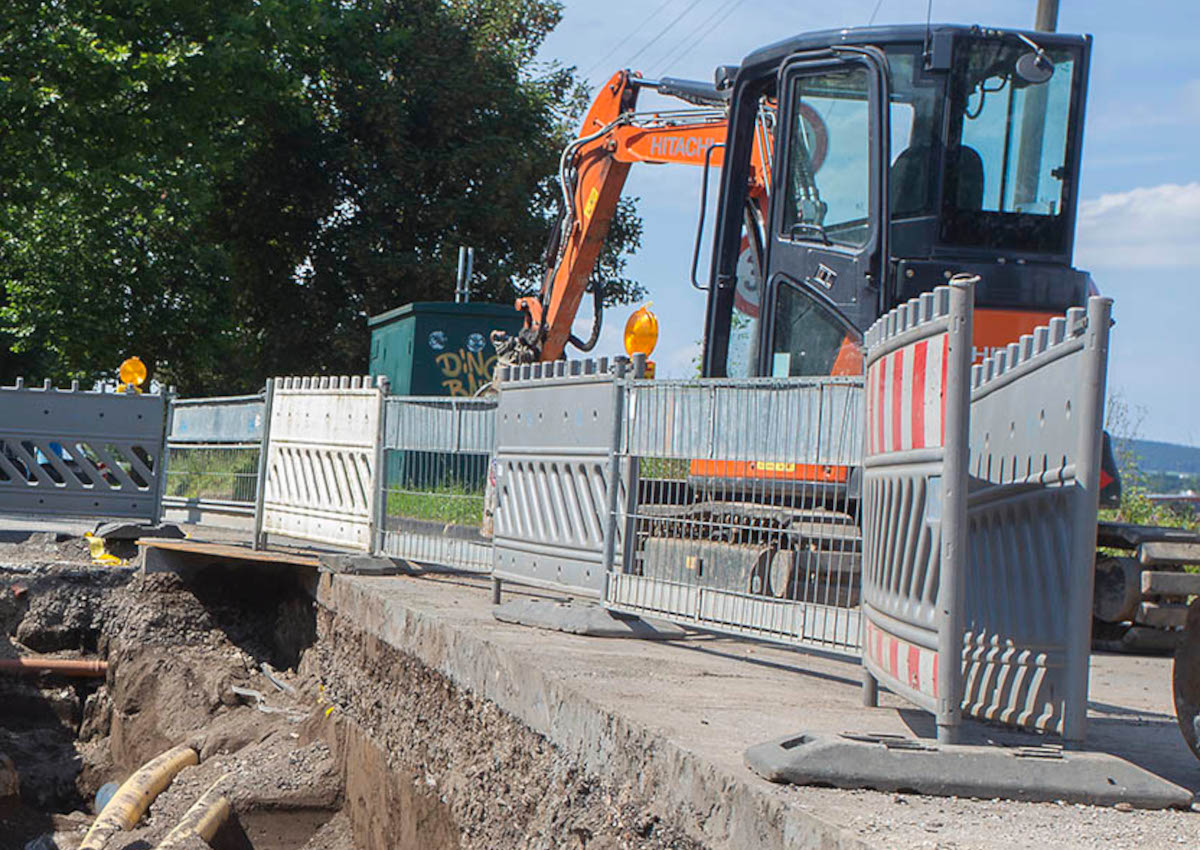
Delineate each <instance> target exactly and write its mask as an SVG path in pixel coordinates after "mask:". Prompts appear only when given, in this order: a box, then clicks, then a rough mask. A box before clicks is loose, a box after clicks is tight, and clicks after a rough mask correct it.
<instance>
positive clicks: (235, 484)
mask: <svg viewBox="0 0 1200 850" xmlns="http://www.w3.org/2000/svg"><path fill="white" fill-rule="evenodd" d="M264 408H265V404H264V401H263V396H262V395H246V396H231V397H224V398H199V399H176V400H175V401H174V402H173V403H172V404H171V411H170V431H169V433H168V435H167V475H166V489H165V493H164V497H163V505H164V506H165V507H167V508H175V509H179V508H183V509H196V510H200V511H205V512H213V513H226V514H239V515H250V514H252V513H253V512H254V504H255V501H256V498H257V494H258V467H259V457H260V455H261V449H262V438H263V432H264V428H263V424H264Z"/></svg>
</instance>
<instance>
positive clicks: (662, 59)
mask: <svg viewBox="0 0 1200 850" xmlns="http://www.w3.org/2000/svg"><path fill="white" fill-rule="evenodd" d="M727 10H728V7H727V6H726V5H725V0H719V2H718V3H717V8H716V9H714V10H713V13H712V14H711V15H709V16H708V17H707V18H705V19H704V20H703V21H701V22H700V25H699V26H697V27H696V28H695V29H693V30H692V31H691V32H690V33H688V34H687V35H685V36H684V37H683V38H681V39H679V41H677V42H675V46H674V47H671V48H670V49H669V50H667V52H666V53H664V54H663V55H662V56H659V57H658V62H659V64H658V65H657V66H655V67H657V68H658V70H657V71H656V72H655V74H654V76H656V77H661V76H662V71H663V68H664V66H667V65H669V64H671V63H670V62H668V61H667V58H668V57H671V58H672V59H674V56H675V54H676V53H678V52H679V48H680V47H685V46H686V45H687V44H688V42H690V41H692V40H693V39H694V38H695V37H696V34H697V33H699V32H700V31H701V30H703V29H704V28H705V27H706V26H708V25H709V24H710V23H712V20H713V18H715V17H716V16H717V15H719V14H721V13H722V12H725V11H727Z"/></svg>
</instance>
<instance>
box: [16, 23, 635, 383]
mask: <svg viewBox="0 0 1200 850" xmlns="http://www.w3.org/2000/svg"><path fill="white" fill-rule="evenodd" d="M559 14H560V10H559V7H558V5H557V4H556V3H554V2H551V0H481V1H480V2H477V1H475V0H470V1H469V0H450V2H446V0H360V2H333V0H97V1H96V2H92V3H88V4H81V3H60V2H56V0H13V2H11V3H9V4H8V6H7V8H6V9H5V10H4V11H3V12H0V20H3V22H4V28H3V31H2V32H0V131H2V132H3V135H4V138H5V140H6V144H5V156H4V157H3V160H2V161H0V322H2V323H3V329H2V331H0V332H2V333H5V334H7V335H8V337H9V340H8V341H9V346H8V347H9V348H11V349H13V350H14V351H15V358H14V355H13V354H12V353H10V355H9V359H8V360H0V369H3V370H5V371H8V370H10V369H15V368H16V367H17V366H18V365H24V366H26V367H28V366H30V365H33V366H41V367H42V368H43V369H44V372H43V374H46V375H49V376H52V377H56V378H71V377H79V378H85V379H86V378H91V377H95V376H97V375H100V374H110V373H111V371H112V369H113V368H114V366H115V364H116V363H118V362H119V361H120V360H121V359H122V357H124V356H125V355H126V354H132V353H137V354H139V355H140V356H142V357H143V359H147V360H148V361H153V362H154V364H155V366H156V371H157V376H158V377H160V378H161V379H164V380H167V381H170V382H174V383H178V384H179V385H180V386H181V388H182V389H183V390H184V391H186V392H189V393H200V392H209V391H234V390H242V389H252V388H254V387H256V386H258V385H260V384H261V381H262V379H263V378H264V377H266V376H268V375H270V374H297V373H300V374H307V373H314V372H326V373H329V372H334V373H347V372H361V371H363V370H364V368H365V366H366V350H367V331H366V327H365V319H366V318H367V316H369V315H372V314H375V313H379V312H382V311H384V310H386V309H389V308H391V307H394V306H397V305H398V304H400V303H404V302H405V301H412V300H424V299H431V300H441V299H444V298H447V297H449V293H450V292H451V290H452V288H453V279H454V264H455V256H456V252H457V248H458V246H459V245H472V246H474V247H475V248H476V256H477V262H476V270H477V275H476V291H477V293H478V296H477V297H482V298H487V299H491V300H501V301H508V300H511V299H512V298H514V297H515V296H516V295H518V294H523V293H525V292H528V291H530V290H532V289H534V288H536V286H537V285H538V284H539V283H540V277H541V272H542V269H543V260H542V247H543V244H544V242H545V239H546V236H547V235H548V233H549V230H550V227H551V221H552V217H553V213H554V203H555V198H556V196H557V189H556V187H555V182H554V181H555V175H556V172H557V164H558V156H559V152H560V150H561V147H562V145H563V144H564V143H565V141H566V140H567V138H568V135H569V134H570V133H572V132H573V129H574V127H573V125H574V123H575V121H576V120H577V115H578V109H579V103H580V100H579V87H578V85H577V83H576V81H575V79H574V76H573V72H572V70H571V69H567V68H563V67H559V66H554V65H551V66H545V65H541V64H538V63H537V62H536V60H535V54H536V51H537V48H538V46H539V45H540V44H541V42H542V40H543V39H544V38H545V36H546V34H547V33H548V32H549V31H550V30H551V29H552V28H553V26H554V25H555V24H556V23H557V22H558V19H559ZM639 236H640V222H638V220H637V217H636V213H635V212H634V210H633V208H632V206H631V205H625V206H623V208H622V215H621V218H620V219H619V221H618V222H617V226H615V227H614V229H613V237H612V239H610V244H609V246H608V249H607V251H606V254H605V257H604V259H603V261H602V263H601V265H600V268H599V275H600V281H601V284H602V285H603V287H604V292H605V295H606V298H607V300H609V301H610V302H611V301H619V300H628V299H630V298H632V297H634V296H636V295H637V294H639V287H638V286H637V284H636V283H635V282H633V281H631V280H628V279H627V278H626V277H625V276H624V271H623V269H624V259H625V257H626V256H627V254H628V253H629V252H630V251H632V250H633V249H635V248H636V247H637V242H638V239H639ZM3 377H11V375H3Z"/></svg>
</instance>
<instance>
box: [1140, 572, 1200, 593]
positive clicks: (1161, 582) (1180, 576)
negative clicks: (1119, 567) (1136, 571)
mask: <svg viewBox="0 0 1200 850" xmlns="http://www.w3.org/2000/svg"><path fill="white" fill-rule="evenodd" d="M1142 593H1143V594H1145V595H1147V596H1192V595H1193V594H1200V573H1182V572H1165V571H1162V570H1144V571H1143V572H1142Z"/></svg>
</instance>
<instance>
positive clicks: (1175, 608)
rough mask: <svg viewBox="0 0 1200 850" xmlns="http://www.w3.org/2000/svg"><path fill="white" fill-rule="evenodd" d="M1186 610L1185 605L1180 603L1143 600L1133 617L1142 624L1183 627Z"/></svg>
mask: <svg viewBox="0 0 1200 850" xmlns="http://www.w3.org/2000/svg"><path fill="white" fill-rule="evenodd" d="M1187 610H1188V609H1187V606H1186V605H1184V604H1182V603H1178V604H1159V603H1157V602H1143V603H1142V604H1141V605H1139V606H1138V610H1137V614H1135V615H1134V618H1133V619H1134V621H1135V622H1138V623H1141V624H1142V625H1145V626H1154V627H1155V628H1159V629H1171V628H1183V627H1184V626H1185V625H1187Z"/></svg>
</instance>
